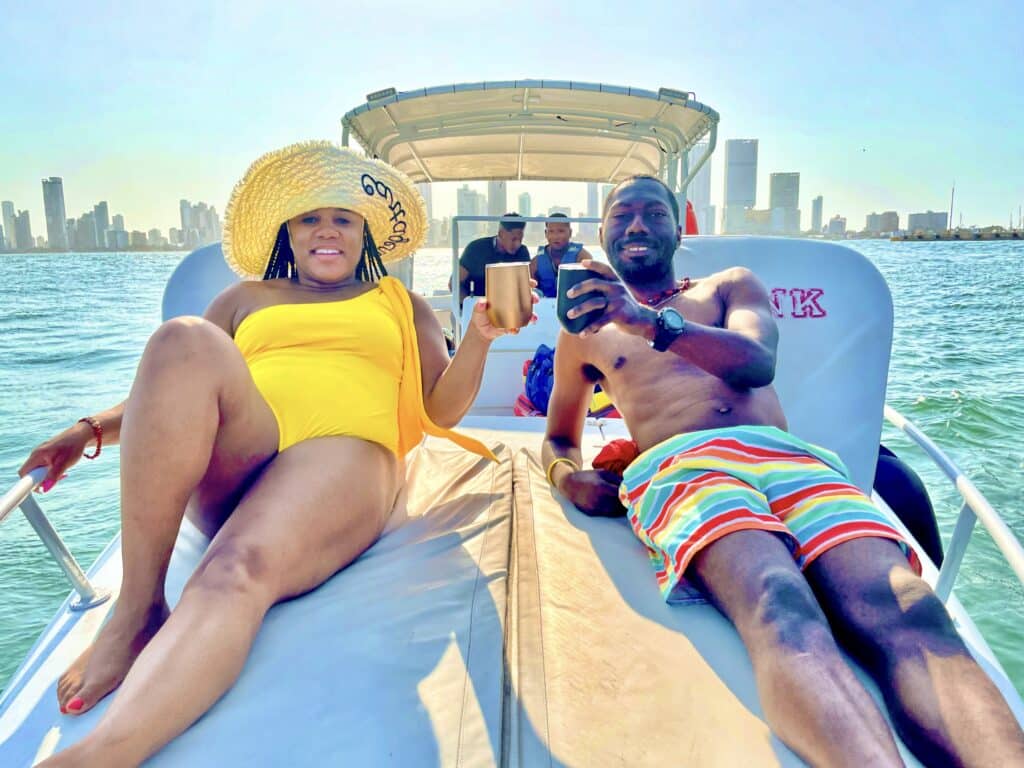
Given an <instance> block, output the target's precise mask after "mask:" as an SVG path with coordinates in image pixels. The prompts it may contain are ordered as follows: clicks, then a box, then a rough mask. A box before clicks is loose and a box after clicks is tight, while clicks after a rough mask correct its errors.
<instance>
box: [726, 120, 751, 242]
mask: <svg viewBox="0 0 1024 768" xmlns="http://www.w3.org/2000/svg"><path fill="white" fill-rule="evenodd" d="M724 197H725V215H724V219H723V222H722V223H723V229H724V231H725V232H742V231H743V228H744V226H745V219H744V215H743V211H744V209H746V208H753V207H754V206H755V204H756V203H757V139H730V140H729V141H727V142H725V190H724Z"/></svg>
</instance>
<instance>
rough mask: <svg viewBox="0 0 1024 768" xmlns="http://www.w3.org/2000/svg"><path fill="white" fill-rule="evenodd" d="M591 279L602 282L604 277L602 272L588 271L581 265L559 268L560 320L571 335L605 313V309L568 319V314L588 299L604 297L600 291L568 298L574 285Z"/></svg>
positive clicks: (558, 306) (558, 305)
mask: <svg viewBox="0 0 1024 768" xmlns="http://www.w3.org/2000/svg"><path fill="white" fill-rule="evenodd" d="M591 278H597V279H598V280H600V279H603V278H604V275H602V274H601V273H600V272H595V271H594V270H592V269H587V268H586V267H584V266H581V265H580V264H563V265H562V266H560V267H559V268H558V304H557V311H558V320H559V322H561V324H562V327H563V328H565V330H567V331H568V332H569V333H579V332H580V331H582V330H583V329H584V328H586V327H587V326H588V325H590V324H591V323H592V322H594V320H596V319H597V318H599V317H600V316H601V315H602V314H603V313H604V309H603V308H602V309H595V310H592V311H591V312H587V313H586V314H584V315H580V316H578V317H573V318H570V317H567V313H568V312H569V310H570V309H572V308H573V307H575V306H577V305H578V304H582V303H583V302H585V301H587V300H588V299H593V298H598V297H600V296H602V294H601V292H600V291H588V292H587V293H584V294H583V295H582V296H576V297H574V298H572V299H570V298H569V297H568V296H566V293H568V291H569V289H570V288H572V287H573V286H574V285H577V284H578V283H582V282H583V281H584V280H590V279H591Z"/></svg>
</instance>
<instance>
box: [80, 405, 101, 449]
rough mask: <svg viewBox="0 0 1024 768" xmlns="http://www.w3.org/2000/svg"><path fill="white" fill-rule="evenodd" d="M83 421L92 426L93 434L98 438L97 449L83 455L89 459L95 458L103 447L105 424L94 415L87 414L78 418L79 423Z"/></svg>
mask: <svg viewBox="0 0 1024 768" xmlns="http://www.w3.org/2000/svg"><path fill="white" fill-rule="evenodd" d="M82 422H85V423H86V424H88V425H89V426H90V427H92V436H93V437H95V438H96V450H95V451H93V452H92V453H83V454H82V456H84V457H85V458H87V459H95V458H96V457H97V456H99V455H100V449H101V448H103V425H102V424H100V423H99V421H97V420H96V419H94V418H93V417H92V416H86V417H85V418H83V419H79V420H78V423H79V424H81V423H82Z"/></svg>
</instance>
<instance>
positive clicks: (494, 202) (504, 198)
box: [487, 181, 508, 216]
mask: <svg viewBox="0 0 1024 768" xmlns="http://www.w3.org/2000/svg"><path fill="white" fill-rule="evenodd" d="M504 213H508V185H507V184H506V182H504V181H488V182H487V215H488V216H501V215H502V214H504Z"/></svg>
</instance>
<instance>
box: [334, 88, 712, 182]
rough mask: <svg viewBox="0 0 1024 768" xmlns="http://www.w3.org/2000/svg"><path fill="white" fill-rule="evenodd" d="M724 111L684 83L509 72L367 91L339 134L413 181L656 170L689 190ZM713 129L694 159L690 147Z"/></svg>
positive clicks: (612, 175) (571, 177)
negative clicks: (633, 83)
mask: <svg viewBox="0 0 1024 768" xmlns="http://www.w3.org/2000/svg"><path fill="white" fill-rule="evenodd" d="M718 119H719V117H718V113H717V112H715V110H713V109H711V108H710V107H707V106H705V105H703V104H701V103H700V102H698V101H696V100H694V98H693V94H692V93H690V92H686V91H678V90H672V89H668V88H662V89H660V90H659V91H658V92H656V93H655V92H654V91H647V90H643V89H638V88H625V87H622V86H616V85H604V84H600V83H580V82H575V81H565V80H503V81H497V82H482V83H463V84H457V85H445V86H437V87H433V88H423V89H419V90H415V91H406V92H401V93H399V92H397V91H396V90H395V89H394V88H388V89H385V90H383V91H378V92H376V93H372V94H369V95H368V96H367V102H366V103H365V104H363V105H361V106H359V107H356V108H355V109H353V110H351V111H350V112H348V113H347V114H346V115H345V116H344V117H343V118H342V143H343V144H345V145H346V146H347V145H348V143H349V139H350V137H354V138H355V139H356V141H358V142H359V144H360V145H361V146H362V147H363V149H364V150H365V151H366V152H367V153H368V154H369V155H371V156H373V157H377V158H380V159H381V160H384V161H386V162H388V163H390V164H391V165H393V166H395V167H396V168H398V169H400V170H401V171H403V172H404V173H406V174H407V175H408V176H409V177H410V178H411V179H412V180H413V181H416V182H434V181H478V180H499V179H502V180H558V181H588V182H607V183H615V182H617V181H621V180H622V179H624V178H627V177H629V176H632V175H634V174H651V175H654V176H658V177H659V178H661V179H663V180H664V181H666V183H668V184H669V186H670V187H671V188H673V189H675V190H683V189H685V188H686V185H687V183H688V182H689V180H690V179H691V178H692V177H693V176H694V175H696V172H697V171H698V170H699V169H700V166H701V165H703V163H704V162H705V161H706V159H707V158H708V157H710V155H711V152H712V151H713V150H714V146H715V139H716V135H717V126H718ZM709 134H710V140H709V142H708V149H707V151H706V152H705V153H704V155H703V156H702V157H701V158H700V159H699V160H698V162H697V163H695V164H694V166H693V167H692V168H691V167H690V166H689V162H688V150H689V149H690V148H691V147H693V146H694V145H695V144H697V142H698V141H700V140H701V139H703V138H704V137H705V136H709Z"/></svg>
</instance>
